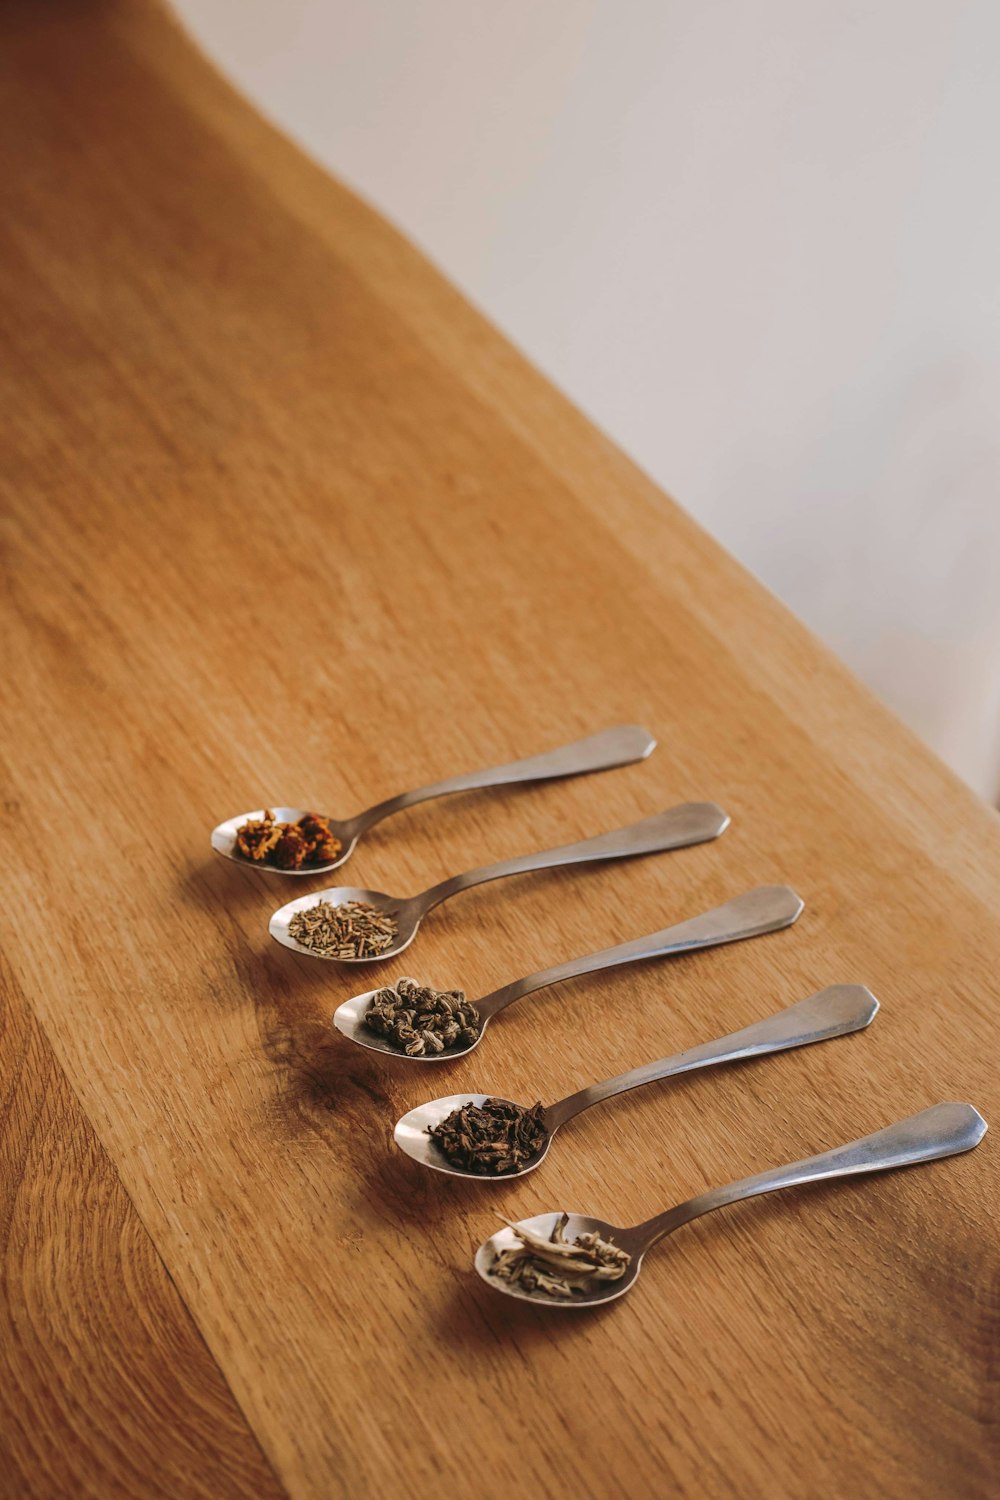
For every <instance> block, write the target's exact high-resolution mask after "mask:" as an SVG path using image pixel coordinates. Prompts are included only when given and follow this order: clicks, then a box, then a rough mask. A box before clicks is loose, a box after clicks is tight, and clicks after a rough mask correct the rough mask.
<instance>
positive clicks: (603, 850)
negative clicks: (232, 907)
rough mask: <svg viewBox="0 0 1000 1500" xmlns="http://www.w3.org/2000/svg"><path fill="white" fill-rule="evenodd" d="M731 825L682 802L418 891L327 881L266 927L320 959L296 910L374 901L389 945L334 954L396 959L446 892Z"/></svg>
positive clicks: (703, 836)
mask: <svg viewBox="0 0 1000 1500" xmlns="http://www.w3.org/2000/svg"><path fill="white" fill-rule="evenodd" d="M728 826H729V818H728V815H727V814H726V813H724V812H723V811H722V808H721V807H716V805H715V803H714V802H685V803H682V804H681V806H680V807H671V808H669V809H668V811H667V812H661V813H655V814H654V816H653V817H651V818H643V820H642V822H641V823H632V824H630V825H629V827H627V828H616V829H615V831H614V832H613V833H599V834H597V835H596V837H594V838H591V839H584V840H583V841H582V842H581V843H579V844H563V845H561V846H560V847H559V848H558V849H543V850H541V851H540V852H539V853H536V854H522V855H520V857H519V858H517V859H505V860H501V862H500V863H499V864H496V865H484V866H483V867H482V868H481V869H478V870H469V871H467V872H466V873H465V874H464V875H453V876H452V877H451V878H450V879H449V880H442V881H441V883H440V884H439V885H432V886H431V888H430V890H427V891H421V893H420V895H419V896H409V897H406V896H388V895H386V893H385V891H369V890H363V889H362V888H361V887H360V886H353V885H338V886H329V887H328V888H327V889H326V890H323V891H313V892H312V893H311V895H308V896H300V897H299V898H298V900H296V901H289V902H288V903H287V905H285V906H282V907H280V908H279V910H278V911H276V912H275V913H274V915H273V917H272V918H271V920H270V923H269V924H268V931H269V932H270V934H271V936H272V937H273V938H275V939H276V940H277V941H278V942H279V943H283V944H284V945H285V947H286V948H292V949H294V950H295V952H296V953H307V954H308V955H309V956H310V957H311V958H322V957H323V955H322V954H321V953H317V952H315V950H314V949H312V948H306V947H304V946H303V944H301V943H299V942H296V940H295V938H293V937H292V936H291V934H290V933H289V931H288V924H289V922H290V921H291V919H292V917H293V916H294V915H295V913H296V912H297V911H302V910H304V909H305V908H307V907H310V906H315V905H316V904H317V902H319V901H325V902H328V903H329V904H330V905H331V906H340V905H342V904H343V903H344V902H345V901H359V902H364V903H365V905H367V906H374V907H376V908H377V909H378V910H379V911H380V912H384V913H385V915H386V916H388V917H391V918H392V920H393V921H394V922H395V923H396V929H397V931H396V937H395V940H394V941H393V943H392V946H391V947H389V948H387V949H385V951H384V952H382V953H378V954H373V955H371V956H369V957H365V958H344V959H335V960H333V962H338V963H355V964H359V963H361V964H363V963H380V962H382V961H383V960H384V959H387V958H394V957H395V955H396V954H397V953H402V951H403V949H404V948H408V947H409V945H410V944H411V943H412V942H413V939H414V938H415V937H416V935H417V929H418V928H419V926H420V923H421V921H422V920H423V918H424V917H425V916H426V915H427V913H428V912H429V911H430V910H431V909H432V908H433V907H435V906H438V905H439V904H440V903H441V902H442V901H447V900H448V898H449V897H450V896H456V895H458V893H459V892H460V891H467V890H469V889H471V887H472V886H474V885H482V884H483V883H484V882H485V881H487V880H501V879H503V877H504V876H507V875H523V874H526V873H527V872H528V871H529V870H552V869H556V868H558V867H559V866H561V865H582V864H589V863H590V862H591V861H593V860H598V859H630V858H632V857H633V856H634V855H637V854H659V853H662V851H663V850H665V849H682V848H684V847H685V846H686V845H688V844H703V843H705V842H706V840H708V839H715V838H718V836H719V834H720V833H722V832H724V830H725V829H726V828H727V827H728Z"/></svg>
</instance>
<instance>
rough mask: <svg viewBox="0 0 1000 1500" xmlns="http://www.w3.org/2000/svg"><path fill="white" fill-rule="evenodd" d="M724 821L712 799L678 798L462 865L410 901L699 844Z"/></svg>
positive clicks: (424, 903)
mask: <svg viewBox="0 0 1000 1500" xmlns="http://www.w3.org/2000/svg"><path fill="white" fill-rule="evenodd" d="M728 826H729V817H728V815H727V814H726V813H724V812H723V811H722V808H721V807H717V806H716V805H715V803H714V802H684V803H682V804H681V806H680V807H671V808H669V809H668V810H667V811H666V812H661V813H655V814H654V815H653V817H651V818H643V820H642V822H641V823H631V824H630V825H629V826H628V827H627V828H616V829H615V830H614V832H613V833H599V834H597V835H595V837H594V838H590V839H583V840H582V841H581V842H580V843H578V844H562V845H560V847H559V848H557V849H541V850H539V851H537V852H536V853H534V854H521V855H519V856H518V857H517V858H516V859H505V860H501V861H500V863H499V864H496V865H483V866H481V868H480V869H478V870H468V871H467V872H466V873H465V874H464V875H453V876H452V877H451V878H450V879H449V880H442V881H441V883H440V885H434V886H431V888H430V890H429V891H424V892H423V893H422V894H421V895H419V896H414V897H413V901H414V903H415V904H416V905H417V907H418V909H419V910H420V914H421V916H422V915H424V913H426V912H428V911H430V909H431V907H432V906H437V905H438V904H439V902H441V901H447V900H448V898H449V896H456V895H457V894H458V893H459V891H467V890H468V889H469V888H470V887H471V886H474V885H482V884H483V883H484V882H485V881H487V880H502V879H503V878H504V876H506V875H524V874H527V873H528V872H529V871H531V870H552V869H556V868H557V867H559V866H561V865H582V864H588V863H589V862H591V861H592V860H598V859H630V858H632V857H633V856H634V855H637V854H659V853H661V852H662V851H663V850H665V849H681V848H683V847H684V846H685V845H686V844H701V843H704V842H705V841H706V840H707V839H714V838H718V836H719V834H720V833H722V832H724V830H725V829H726V828H727V827H728Z"/></svg>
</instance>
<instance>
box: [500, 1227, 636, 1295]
mask: <svg viewBox="0 0 1000 1500" xmlns="http://www.w3.org/2000/svg"><path fill="white" fill-rule="evenodd" d="M503 1222H504V1223H505V1224H506V1225H507V1227H508V1228H509V1229H512V1230H513V1231H514V1233H515V1234H516V1235H517V1237H518V1239H519V1240H520V1241H521V1243H520V1244H519V1245H512V1246H510V1247H509V1248H508V1249H505V1250H499V1251H498V1252H497V1254H496V1257H495V1259H494V1261H493V1264H492V1266H491V1267H490V1275H491V1276H496V1277H497V1279H498V1280H500V1281H507V1282H511V1283H512V1284H516V1285H517V1286H520V1287H523V1289H524V1290H525V1291H526V1292H543V1293H544V1294H545V1296H547V1297H572V1296H574V1295H575V1296H586V1294H587V1292H589V1291H592V1290H593V1289H594V1286H595V1285H596V1284H597V1283H598V1282H601V1281H618V1280H619V1279H620V1278H621V1277H622V1276H624V1275H625V1272H626V1270H627V1269H628V1266H629V1264H630V1263H631V1260H632V1257H631V1255H629V1253H628V1251H627V1250H621V1249H619V1247H618V1246H617V1245H613V1244H612V1243H611V1241H610V1240H602V1239H601V1237H600V1235H598V1234H596V1233H592V1234H581V1235H578V1236H577V1238H576V1239H575V1240H572V1241H570V1240H567V1238H566V1225H567V1223H568V1222H569V1214H560V1215H559V1218H558V1221H557V1222H556V1225H555V1227H554V1228H553V1230H552V1233H551V1235H550V1236H549V1238H548V1239H547V1240H546V1239H543V1238H542V1237H541V1235H538V1234H533V1233H532V1232H531V1230H530V1229H525V1228H523V1227H522V1226H521V1225H520V1224H511V1222H510V1220H509V1219H504V1221H503Z"/></svg>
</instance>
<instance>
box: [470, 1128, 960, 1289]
mask: <svg viewBox="0 0 1000 1500" xmlns="http://www.w3.org/2000/svg"><path fill="white" fill-rule="evenodd" d="M985 1134H986V1121H985V1120H984V1119H983V1117H982V1115H981V1114H980V1113H979V1111H978V1110H976V1109H973V1107H972V1105H971V1104H936V1105H934V1106H933V1107H932V1108H931V1109H924V1110H921V1111H920V1113H919V1114H916V1115H910V1117H909V1118H908V1119H906V1120H901V1121H899V1123H898V1124H896V1125H890V1126H888V1128H887V1129H885V1130H878V1131H876V1132H875V1134H874V1135H866V1136H863V1137H862V1138H861V1140H858V1141H851V1142H850V1144H849V1145H846V1146H838V1147H836V1149H835V1150H833V1151H824V1152H822V1153H821V1154H820V1155H819V1156H807V1157H806V1158H805V1160H803V1161H796V1162H791V1163H790V1164H789V1165H788V1166H784V1167H773V1168H772V1169H771V1170H770V1171H768V1172H759V1173H757V1175H756V1176H754V1177H744V1178H742V1179H741V1180H740V1181H739V1182H733V1183H730V1184H729V1186H728V1187H720V1188H714V1189H713V1190H712V1191H711V1192H707V1193H700V1194H699V1195H698V1197H697V1198H691V1199H689V1200H688V1202H687V1203H681V1204H679V1205H678V1206H677V1207H676V1208H671V1209H669V1210H668V1211H667V1212H666V1213H663V1214H658V1215H657V1216H656V1218H654V1219H647V1221H646V1222H645V1223H644V1224H637V1225H635V1226H634V1227H633V1228H630V1229H619V1228H617V1227H616V1226H615V1225H613V1224H608V1223H606V1222H605V1221H604V1220H603V1219H595V1218H593V1217H591V1216H590V1215H587V1214H570V1215H569V1217H568V1221H567V1223H566V1225H565V1227H564V1231H563V1233H564V1237H565V1239H566V1240H568V1241H572V1240H575V1239H576V1238H577V1237H578V1236H579V1235H581V1234H594V1233H596V1234H598V1235H599V1236H600V1238H601V1239H602V1240H611V1241H613V1243H614V1244H615V1245H617V1246H619V1248H620V1249H622V1250H624V1251H626V1253H627V1254H628V1255H629V1256H630V1257H631V1259H630V1261H629V1264H628V1266H627V1267H626V1269H625V1273H624V1275H623V1276H621V1277H620V1278H619V1279H618V1280H617V1281H600V1282H598V1283H597V1284H596V1286H595V1287H594V1289H593V1290H592V1291H589V1292H583V1293H580V1294H575V1295H573V1296H572V1297H565V1298H563V1297H559V1298H557V1297H551V1296H548V1295H547V1294H546V1293H544V1292H538V1291H536V1292H529V1291H525V1290H523V1289H522V1288H521V1287H520V1286H519V1285H518V1283H517V1282H514V1283H510V1282H506V1281H501V1280H499V1279H498V1278H497V1277H496V1276H495V1275H494V1274H492V1272H493V1267H494V1263H495V1261H496V1257H497V1255H498V1253H499V1252H500V1251H501V1250H507V1249H511V1248H513V1247H514V1246H516V1245H517V1244H518V1243H519V1241H518V1238H517V1236H516V1235H515V1233H514V1231H513V1230H512V1229H507V1228H505V1229H501V1230H500V1231H499V1232H498V1233H497V1234H494V1235H491V1237H490V1238H489V1239H488V1240H486V1241H485V1242H484V1243H483V1244H482V1245H480V1247H479V1249H478V1250H477V1251H476V1258H475V1267H476V1270H477V1271H478V1272H479V1275H480V1276H481V1277H482V1278H483V1280H484V1281H485V1282H486V1284H487V1285H488V1286H490V1287H492V1288H493V1290H494V1291H496V1292H503V1293H505V1294H506V1295H507V1296H508V1297H517V1298H518V1299H519V1300H520V1301H522V1302H533V1303H535V1304H537V1305H539V1306H544V1307H555V1308H566V1307H597V1306H598V1305H599V1304H601V1303H604V1302H613V1301H614V1300H615V1299H616V1298H618V1297H621V1296H623V1295H624V1294H625V1293H626V1292H628V1291H631V1289H632V1287H633V1286H634V1285H635V1283H636V1281H637V1280H638V1279H639V1272H640V1270H641V1269H642V1261H643V1257H644V1256H645V1254H646V1252H647V1250H651V1249H652V1248H653V1246H654V1245H655V1244H657V1243H658V1242H659V1241H660V1240H662V1239H663V1238H664V1236H666V1235H668V1234H673V1232H674V1230H675V1229H680V1228H681V1226H682V1225H683V1224H690V1223H691V1221H692V1219H698V1218H700V1217H701V1215H702V1214H707V1213H711V1212H712V1210H713V1209H716V1208H725V1207H726V1205H727V1204H730V1203H739V1202H741V1201H742V1200H743V1199H744V1198H755V1197H757V1196H759V1195H760V1194H761V1193H773V1192H777V1191H778V1189H779V1188H788V1187H799V1186H801V1185H802V1184H803V1183H807V1182H825V1181H828V1180H829V1179H831V1178H837V1177H855V1176H858V1175H860V1174H861V1173H865V1172H889V1171H892V1170H893V1169H894V1168H896V1167H909V1166H915V1165H916V1164H917V1163H918V1162H923V1161H937V1160H938V1159H939V1158H941V1157H944V1156H955V1155H957V1154H958V1153H959V1152H962V1151H971V1150H972V1148H973V1147H974V1146H978V1144H979V1142H980V1141H981V1140H982V1138H983V1136H984V1135H985ZM561 1217H562V1216H561V1215H560V1214H553V1213H548V1214H538V1215H536V1216H535V1218H532V1219H523V1220H521V1226H520V1227H522V1228H524V1229H526V1230H528V1231H530V1232H532V1233H534V1234H536V1235H539V1236H541V1237H542V1238H543V1239H548V1237H549V1235H550V1234H551V1233H552V1231H553V1229H554V1228H555V1226H556V1224H557V1223H558V1222H559V1220H560V1218H561Z"/></svg>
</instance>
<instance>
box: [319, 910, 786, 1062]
mask: <svg viewBox="0 0 1000 1500" xmlns="http://www.w3.org/2000/svg"><path fill="white" fill-rule="evenodd" d="M802 909H803V902H802V900H801V898H800V897H798V896H797V895H796V894H795V892H794V891H793V890H790V889H789V887H788V886H787V885H759V886H756V887H755V889H754V890H752V891H746V892H745V893H744V894H743V895H742V896H737V897H735V899H734V900H732V901H727V902H726V903H725V904H724V905H723V906H715V907H713V908H712V910H711V911H706V912H702V914H701V915H700V916H697V917H689V918H688V920H687V921H686V922H678V923H677V924H676V925H675V926H673V927H664V928H663V929H662V930H661V931H660V932H652V933H650V934H649V935H648V936H647V937H640V938H633V940H632V941H631V942H629V943H620V944H619V945H618V947H616V948H602V949H601V951H600V952H599V953H588V954H587V955H586V956H585V957H584V958H573V959H570V960H569V962H568V963H564V964H556V965H555V967H554V968H551V969H540V970H539V971H538V973H537V974H528V975H527V976H526V977H525V978H524V979H515V980H513V981H512V983H510V984H505V985H503V986H502V987H501V988H500V989H498V990H492V991H491V992H490V994H488V995H484V996H483V998H482V999H481V1000H475V1001H473V1004H474V1005H475V1007H476V1011H477V1013H478V1015H479V1035H478V1036H477V1037H476V1040H475V1041H474V1042H469V1043H467V1044H464V1045H461V1046H456V1047H451V1048H449V1049H448V1051H447V1052H438V1053H432V1054H431V1055H430V1056H426V1055H425V1056H423V1057H407V1055H406V1053H405V1052H400V1051H399V1049H398V1048H396V1047H393V1046H392V1045H391V1044H390V1043H389V1042H387V1041H386V1040H385V1038H384V1037H381V1036H378V1035H376V1033H375V1032H374V1031H369V1030H368V1028H367V1026H366V1025H365V1020H364V1018H365V1013H366V1012H367V1010H368V1007H369V1006H370V1005H371V1002H372V997H373V996H374V995H376V994H377V993H378V991H377V990H367V991H366V992H365V993H364V994H363V995H355V996H354V997H353V998H352V999H350V1000H345V1001H344V1003H343V1005H339V1006H338V1007H337V1009H336V1010H335V1011H334V1013H333V1024H334V1026H335V1027H336V1028H337V1030H338V1031H339V1032H340V1033H341V1034H342V1035H343V1036H346V1037H347V1038H348V1039H349V1040H350V1041H352V1042H357V1044H358V1046H359V1047H368V1048H369V1049H370V1050H371V1051H372V1052H387V1053H388V1054H389V1055H390V1056H391V1057H401V1058H402V1059H403V1061H404V1062H416V1063H428V1062H450V1061H451V1060H452V1059H453V1058H456V1057H464V1056H465V1055H466V1053H468V1052H471V1051H472V1050H473V1048H474V1047H478V1046H479V1043H480V1042H481V1041H482V1039H483V1037H484V1035H485V1033H486V1028H487V1026H488V1025H489V1023H490V1022H491V1021H492V1020H493V1017H494V1016H496V1015H498V1014H499V1013H500V1011H502V1010H504V1009H505V1008H506V1006H508V1005H513V1003H514V1001H515V1000H520V999H522V997H523V996H525V995H531V994H533V993H534V992H535V990H543V989H545V987H546V986H547V985H550V984H559V983H561V982H562V980H564V979H577V978H579V977H580V975H582V974H594V973H597V972H598V971H599V970H603V969H616V968H618V966H619V965H620V964H632V963H637V962H638V961H639V960H640V959H644V958H669V957H671V956H672V955H673V954H675V953H691V952H693V951H694V950H696V949H698V948H714V947H716V946H717V945H718V944H720V943H735V942H739V941H740V939H741V938H751V937H759V936H761V935H762V934H763V933H765V932H777V931H778V930H779V929H780V928H782V927H790V926H791V925H792V923H793V922H794V921H795V919H796V918H797V917H798V915H799V913H800V912H801V911H802Z"/></svg>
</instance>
